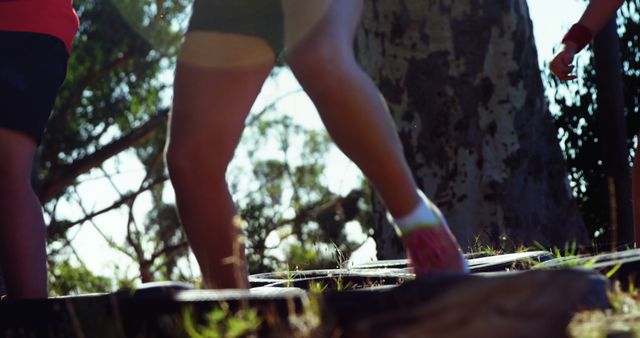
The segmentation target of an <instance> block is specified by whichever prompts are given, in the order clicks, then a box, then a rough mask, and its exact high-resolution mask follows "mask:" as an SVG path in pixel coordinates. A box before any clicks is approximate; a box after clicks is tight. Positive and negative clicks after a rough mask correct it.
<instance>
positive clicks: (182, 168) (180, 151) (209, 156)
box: [165, 142, 229, 189]
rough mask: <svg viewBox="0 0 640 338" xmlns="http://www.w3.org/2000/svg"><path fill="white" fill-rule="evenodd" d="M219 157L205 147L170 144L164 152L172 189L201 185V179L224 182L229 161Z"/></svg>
mask: <svg viewBox="0 0 640 338" xmlns="http://www.w3.org/2000/svg"><path fill="white" fill-rule="evenodd" d="M219 155H220V154H219V153H216V151H215V150H211V149H208V148H206V147H202V146H196V145H185V144H176V143H171V142H170V143H169V144H168V146H167V149H166V151H165V161H166V164H167V170H168V171H169V177H170V178H171V182H172V184H173V186H174V188H175V189H181V188H182V187H185V188H188V187H190V186H193V185H194V184H196V185H197V184H201V182H202V181H203V178H207V181H210V180H211V179H216V178H217V179H219V180H220V181H224V179H225V172H226V168H227V166H228V164H229V160H227V159H225V158H223V157H222V156H219Z"/></svg>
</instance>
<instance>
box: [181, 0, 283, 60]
mask: <svg viewBox="0 0 640 338" xmlns="http://www.w3.org/2000/svg"><path fill="white" fill-rule="evenodd" d="M283 17H284V15H283V13H282V0H195V1H194V2H193V14H192V15H191V21H190V22H189V31H209V32H220V33H232V34H242V35H250V36H257V37H260V38H263V39H265V40H266V41H267V43H269V45H270V46H271V48H273V51H274V52H275V54H276V55H278V54H280V53H281V52H282V50H283V49H284V18H283Z"/></svg>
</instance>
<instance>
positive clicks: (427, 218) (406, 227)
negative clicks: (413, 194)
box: [394, 190, 443, 234]
mask: <svg viewBox="0 0 640 338" xmlns="http://www.w3.org/2000/svg"><path fill="white" fill-rule="evenodd" d="M418 194H419V195H420V202H419V203H418V205H417V206H416V207H415V208H414V209H413V211H411V212H410V213H409V214H407V215H405V216H403V217H400V218H395V219H394V223H395V224H396V226H397V230H398V231H399V232H400V233H401V234H406V233H409V232H411V231H412V230H415V229H417V228H420V227H424V226H425V225H426V226H435V225H438V224H441V223H442V222H443V221H442V220H443V217H442V213H441V212H440V210H438V208H437V207H436V206H435V205H434V204H433V203H431V201H430V200H429V199H428V198H427V196H425V195H424V194H423V193H422V191H420V190H418Z"/></svg>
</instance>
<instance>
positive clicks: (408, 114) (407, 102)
mask: <svg viewBox="0 0 640 338" xmlns="http://www.w3.org/2000/svg"><path fill="white" fill-rule="evenodd" d="M365 3H366V5H365V10H364V14H363V21H362V25H361V29H360V31H359V33H358V37H357V43H356V47H357V50H358V58H359V61H360V63H361V64H362V66H363V67H364V68H365V70H366V71H367V72H368V73H369V75H370V76H371V77H372V78H373V79H374V81H375V82H376V83H377V84H378V86H379V87H380V89H381V91H382V93H383V95H384V96H385V98H386V99H387V100H388V103H389V107H390V110H391V113H392V115H393V117H394V119H395V121H396V124H397V128H398V132H399V134H400V137H401V139H402V142H403V146H404V149H405V153H406V154H407V157H408V160H409V162H410V166H411V168H412V170H413V173H414V175H415V177H416V180H417V181H418V183H419V186H421V187H422V188H423V189H424V191H425V193H426V194H427V195H428V196H430V197H431V198H432V199H433V200H434V201H435V202H436V203H437V204H438V205H439V206H440V208H441V209H442V210H443V212H444V213H445V215H446V217H447V219H448V221H449V224H450V226H451V227H452V230H453V232H454V233H455V235H456V236H457V237H458V238H459V240H460V242H461V244H462V245H463V246H465V247H467V248H468V247H470V246H472V245H473V244H474V243H475V241H476V238H478V239H479V240H481V241H482V242H483V243H488V244H491V245H494V246H502V247H511V246H514V245H520V244H525V245H532V243H533V241H538V242H540V243H542V244H545V245H558V246H564V244H565V243H566V242H571V241H577V242H578V243H584V241H585V240H586V238H587V236H586V231H585V227H584V224H583V222H582V218H581V216H580V215H579V213H578V209H577V207H576V204H575V201H574V200H573V198H572V196H571V193H570V189H569V186H568V180H567V172H566V166H565V162H564V159H563V157H562V153H561V151H560V148H559V146H558V142H557V139H556V133H557V132H556V130H555V128H554V126H553V124H552V121H551V116H550V113H549V111H548V106H547V102H546V100H545V97H544V88H543V85H542V80H541V75H540V70H539V69H538V59H537V51H536V47H535V43H534V39H533V32H532V23H531V20H530V18H529V12H528V8H527V4H526V1H525V0H484V1H483V0H371V1H366V2H365ZM377 212H380V210H379V209H378V211H377ZM378 230H382V228H378ZM380 233H381V232H379V233H378V234H379V236H382V237H384V238H389V237H387V235H380ZM394 250H395V253H394ZM397 252H398V251H397V246H395V247H394V246H388V243H386V242H384V241H379V242H378V254H379V256H381V258H387V257H393V256H394V255H397Z"/></svg>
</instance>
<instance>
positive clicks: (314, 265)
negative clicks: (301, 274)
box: [229, 107, 366, 273]
mask: <svg viewBox="0 0 640 338" xmlns="http://www.w3.org/2000/svg"><path fill="white" fill-rule="evenodd" d="M257 116H259V117H260V119H259V120H257V119H251V120H250V121H249V123H248V125H247V129H248V130H247V132H246V135H248V137H245V138H244V141H243V144H242V147H241V149H244V150H245V152H246V158H248V159H249V162H250V163H251V168H250V172H247V170H248V169H247V168H246V167H242V168H236V170H235V171H232V172H231V173H230V175H229V177H230V181H231V184H230V185H231V192H232V194H233V195H234V196H236V202H237V207H238V210H239V212H240V216H241V217H242V219H243V220H244V221H245V222H246V227H245V233H246V237H247V257H248V261H249V270H250V272H251V273H257V272H264V271H266V270H282V269H286V268H287V266H294V267H296V268H297V269H300V270H307V269H318V268H328V267H331V268H334V267H335V261H336V260H335V258H334V257H333V247H332V246H331V243H339V244H338V247H339V249H340V250H341V251H342V252H345V253H346V255H347V256H348V255H349V254H350V253H351V252H353V251H354V250H355V249H357V248H358V247H359V245H360V243H354V242H350V241H349V240H347V238H346V234H345V232H344V225H345V223H347V222H349V221H352V220H356V219H357V217H360V216H361V214H362V213H363V210H365V208H366V204H365V206H364V207H363V203H364V199H365V195H364V193H363V191H362V190H354V191H352V192H351V193H349V194H348V195H347V196H339V195H337V194H335V193H334V192H332V191H331V190H330V189H329V188H328V187H327V184H328V180H329V179H330V178H328V177H324V172H325V169H326V163H325V161H326V157H327V153H328V151H329V149H330V146H331V143H330V139H329V136H328V135H327V134H326V132H324V131H322V132H320V131H316V130H308V129H305V128H304V127H302V126H301V125H299V124H297V123H296V122H295V121H294V120H293V119H292V118H291V117H290V116H286V115H282V114H280V113H279V112H278V111H277V110H269V107H267V110H265V111H263V112H261V113H258V114H257ZM237 156H239V155H237ZM247 182H252V183H251V187H250V188H247V187H243V185H244V184H246V183H247ZM274 235H275V237H276V238H275V240H273V238H274ZM269 236H271V238H272V242H275V244H273V245H269V243H268V241H267V239H268V238H269ZM282 252H283V253H284V256H285V257H283V258H279V253H282Z"/></svg>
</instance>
